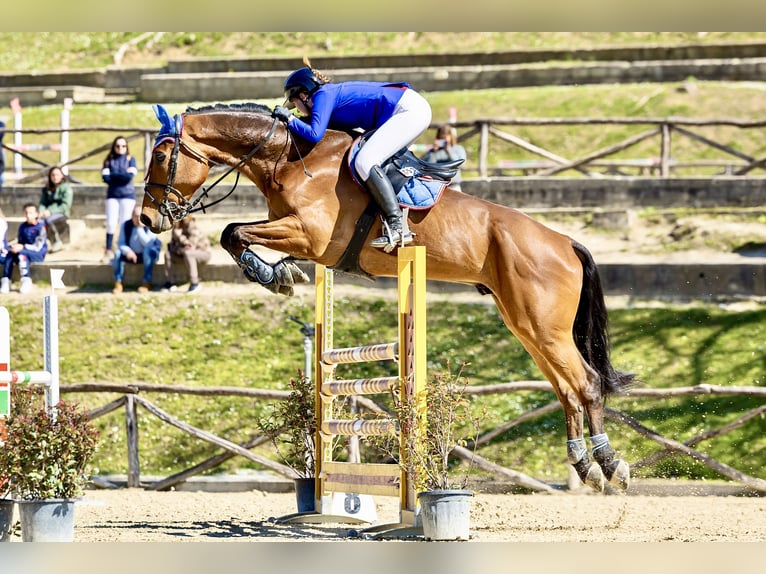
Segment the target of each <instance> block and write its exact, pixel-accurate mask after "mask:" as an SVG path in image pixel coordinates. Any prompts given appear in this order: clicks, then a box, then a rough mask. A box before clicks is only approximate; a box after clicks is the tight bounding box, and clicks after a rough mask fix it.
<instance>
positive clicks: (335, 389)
mask: <svg viewBox="0 0 766 574" xmlns="http://www.w3.org/2000/svg"><path fill="white" fill-rule="evenodd" d="M425 265H426V249H425V247H423V246H415V247H403V248H400V249H399V250H398V309H399V315H398V322H399V333H398V340H397V341H396V342H394V343H383V344H376V345H367V346H360V347H350V348H339V349H336V348H334V347H333V344H334V343H333V303H334V301H333V280H334V276H333V272H332V270H330V269H327V268H325V267H324V266H323V265H317V266H316V278H315V283H316V349H317V353H316V373H317V384H316V409H317V413H316V415H317V434H316V445H317V455H316V477H317V481H316V491H315V509H316V512H317V513H318V514H320V515H322V514H328V513H329V509H330V508H331V503H332V493H333V492H345V493H357V494H368V495H383V496H396V497H398V498H399V501H400V516H399V519H400V522H399V524H397V525H388V526H383V527H372V528H370V529H369V530H375V529H380V530H381V531H383V530H385V529H388V530H391V531H393V530H392V529H394V528H396V527H402V528H406V527H417V526H418V525H417V524H416V516H417V512H416V510H417V499H416V496H415V492H414V489H413V487H412V485H411V484H409V481H408V480H407V476H406V475H405V473H404V472H403V471H402V470H401V468H400V466H399V465H398V464H372V463H358V462H336V461H333V459H332V450H333V449H332V445H333V439H334V437H335V436H337V435H342V436H362V435H364V436H366V435H384V434H389V433H391V432H394V428H392V425H391V424H390V423H388V422H387V421H373V420H337V419H334V418H333V401H334V400H335V397H337V396H344V395H345V396H348V395H372V394H380V393H388V392H390V390H391V389H392V388H395V386H396V385H400V392H401V393H402V395H401V396H408V395H411V394H412V393H414V394H415V395H417V394H418V393H420V392H421V391H424V390H425V384H426V269H425ZM390 359H393V360H398V362H399V376H398V377H379V378H369V379H356V380H339V379H335V367H336V366H337V365H339V364H347V363H360V362H367V361H382V360H390ZM402 444H404V441H403V440H401V439H400V456H402V457H406V453H405V452H402V450H403V449H402Z"/></svg>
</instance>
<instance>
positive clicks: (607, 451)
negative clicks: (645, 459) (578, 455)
mask: <svg viewBox="0 0 766 574" xmlns="http://www.w3.org/2000/svg"><path fill="white" fill-rule="evenodd" d="M591 411H592V409H588V423H589V425H590V429H591V434H590V441H591V448H592V453H593V458H595V459H596V462H598V464H599V466H600V467H601V469H602V470H603V472H604V475H605V476H606V479H607V480H608V481H609V482H610V483H611V484H612V485H614V486H616V487H617V488H619V489H621V490H627V489H628V486H629V485H630V465H628V463H627V462H625V461H624V460H621V459H616V458H614V457H615V454H616V453H615V452H614V449H613V448H612V445H610V444H609V437H608V436H607V434H606V432H604V429H603V424H601V426H600V431H599V432H594V425H593V421H599V420H601V421H603V412H604V409H603V404H602V405H601V406H599V408H598V413H592V412H591Z"/></svg>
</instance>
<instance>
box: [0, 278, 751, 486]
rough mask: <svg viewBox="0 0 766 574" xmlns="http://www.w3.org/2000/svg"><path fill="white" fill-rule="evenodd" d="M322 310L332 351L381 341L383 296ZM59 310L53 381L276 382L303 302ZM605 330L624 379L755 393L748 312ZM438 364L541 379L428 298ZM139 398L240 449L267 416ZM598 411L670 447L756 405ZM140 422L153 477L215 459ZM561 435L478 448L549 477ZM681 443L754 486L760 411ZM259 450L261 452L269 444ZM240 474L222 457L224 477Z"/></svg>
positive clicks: (16, 340)
mask: <svg viewBox="0 0 766 574" xmlns="http://www.w3.org/2000/svg"><path fill="white" fill-rule="evenodd" d="M174 301H175V299H174ZM3 304H5V305H7V307H8V309H9V312H10V314H11V318H12V321H13V331H12V341H11V345H12V350H13V361H14V363H13V368H15V369H39V368H40V362H41V356H42V334H41V332H40V331H41V326H40V309H39V307H38V306H36V305H29V304H28V303H27V304H23V303H21V302H15V301H13V300H8V301H3ZM336 305H337V306H338V307H337V309H339V310H337V311H336V336H335V343H336V345H337V346H344V345H356V344H371V343H377V342H382V341H387V340H389V339H391V340H393V339H394V337H395V331H396V324H395V321H396V313H395V312H394V309H393V305H395V303H393V302H392V301H391V300H390V299H388V300H386V299H377V298H365V299H361V300H360V299H357V298H354V299H347V298H345V297H344V298H340V299H338V300H337V302H336ZM60 307H61V312H60V315H61V319H60V329H61V356H62V363H61V372H62V383H64V384H67V383H78V382H91V381H93V382H121V383H130V382H149V383H157V384H163V385H174V384H178V385H201V386H210V385H226V386H246V387H257V388H276V389H287V385H288V381H289V379H290V377H294V376H295V375H296V373H297V370H298V369H299V368H302V366H303V351H302V340H303V337H302V335H301V334H300V332H299V331H298V329H297V326H296V324H295V323H293V322H291V321H289V320H288V316H289V315H295V316H298V317H300V318H302V319H303V320H306V321H311V320H312V319H311V317H312V316H313V301H311V300H305V299H303V298H296V299H285V298H277V297H275V296H273V295H271V294H268V293H266V292H265V290H261V289H256V288H254V289H253V293H252V295H241V294H234V295H230V296H227V297H223V298H216V297H213V296H211V295H210V294H208V295H207V296H205V297H200V298H188V299H183V301H182V302H178V303H177V304H173V305H169V304H168V298H167V296H163V295H162V294H156V295H152V296H150V297H146V298H137V297H136V298H133V297H131V298H113V297H111V296H104V295H101V296H93V297H81V296H77V297H72V298H69V297H63V298H62V299H61V301H60ZM340 309H342V312H341V311H340ZM611 322H612V329H611V332H612V340H613V346H614V349H613V361H614V363H615V366H616V367H617V368H620V369H624V370H628V371H631V372H634V373H636V374H637V375H638V377H639V378H640V379H641V380H642V381H643V382H644V383H645V384H646V385H647V386H649V387H658V388H665V387H684V386H691V385H697V384H702V383H707V384H711V385H723V386H731V385H734V386H754V385H757V386H762V385H764V378H766V374H765V371H764V361H763V356H764V341H765V340H766V307H764V306H761V305H756V306H753V309H752V310H747V311H739V312H734V311H729V310H727V309H725V308H720V307H717V306H714V305H696V306H687V307H673V306H668V307H664V308H651V307H647V308H636V309H614V310H612V312H611ZM83 325H86V326H87V328H86V329H83ZM447 361H450V362H451V364H452V365H453V366H454V365H459V364H461V363H463V362H465V363H467V366H466V367H465V371H464V374H465V375H466V376H467V377H468V378H469V381H470V384H471V385H487V384H495V383H504V382H509V381H512V380H539V379H541V376H540V373H539V371H538V370H537V368H536V366H535V365H534V363H533V362H532V361H531V359H530V357H529V355H528V354H527V353H526V352H525V351H524V350H523V348H522V347H521V346H520V344H519V342H518V341H517V340H516V339H515V338H513V337H511V336H510V335H509V334H508V333H507V331H506V330H505V328H504V327H503V325H502V322H501V320H500V317H499V315H498V313H497V311H496V310H495V308H494V306H492V305H487V304H478V303H476V304H468V303H445V302H443V301H441V302H439V301H433V302H430V303H429V308H428V368H429V372H430V373H433V374H436V373H440V372H444V370H445V368H446V365H447ZM344 369H345V370H343V371H342V372H339V375H342V376H343V377H346V376H349V377H357V376H358V377H368V376H390V375H395V374H396V366H395V365H394V364H393V363H384V364H371V365H359V366H353V367H351V366H349V367H345V368H344ZM145 396H146V398H149V400H151V401H153V402H155V403H156V404H158V405H159V406H161V407H162V408H164V409H165V410H167V411H169V412H170V413H172V414H173V415H174V416H176V417H178V418H180V419H181V420H184V421H186V422H188V423H190V424H193V425H196V426H199V427H200V428H203V429H206V430H210V431H212V432H215V433H216V434H219V435H221V436H224V437H226V438H228V439H229V440H233V441H245V440H247V438H249V437H250V435H251V434H253V433H255V432H256V430H255V429H257V426H256V421H257V418H258V417H259V416H260V415H262V414H263V412H264V410H263V409H265V408H268V405H267V403H264V402H261V401H256V400H250V399H243V398H223V399H210V398H204V397H192V396H178V395H172V394H162V393H159V394H151V395H145ZM66 398H69V399H73V400H78V401H81V402H83V404H84V405H86V406H88V408H94V407H97V406H100V405H102V404H105V403H107V402H109V401H110V400H113V399H114V398H116V397H115V396H114V395H103V394H102V395H99V394H90V393H89V394H83V395H74V396H72V395H66ZM382 400H384V401H385V397H383V398H382ZM553 400H554V397H553V395H551V394H550V393H544V392H528V391H527V392H518V393H515V394H510V395H494V396H483V397H478V398H476V399H474V404H475V407H476V408H477V409H479V408H485V407H486V408H487V409H488V411H489V413H490V415H489V418H488V419H486V420H485V422H484V426H483V429H482V430H483V431H484V432H486V431H489V430H491V429H493V428H495V427H496V426H499V425H501V424H503V423H504V422H506V421H508V420H511V419H513V418H515V417H518V416H519V415H521V414H522V413H523V412H525V411H527V410H530V409H533V408H537V407H540V406H542V405H544V404H547V403H548V402H551V401H553ZM609 404H610V406H612V407H613V408H617V409H618V410H623V411H624V412H626V413H627V414H629V415H630V416H632V417H634V418H636V419H638V420H639V421H640V422H641V423H642V424H643V425H645V426H646V427H648V428H650V429H653V430H656V431H657V432H659V433H660V434H662V435H665V436H669V437H671V438H673V439H675V440H678V441H683V440H686V439H688V438H689V437H691V436H694V435H695V434H697V433H699V432H702V431H703V430H709V429H711V428H717V427H719V426H722V425H724V424H727V423H729V422H731V421H733V420H735V419H736V418H737V417H738V416H740V415H741V414H743V413H744V412H745V411H746V410H748V409H751V408H755V407H756V406H757V405H758V404H759V400H758V399H754V398H746V397H742V398H737V397H716V396H704V397H687V398H676V399H653V398H652V399H650V398H642V399H638V398H633V399H614V400H613V401H611V402H610V403H609ZM140 413H141V414H140V423H139V427H140V456H141V467H142V472H144V473H147V474H169V473H171V472H174V471H177V470H180V469H183V468H185V467H186V466H189V465H190V464H192V463H193V462H195V461H199V460H201V459H203V458H205V457H206V456H209V455H211V454H213V453H214V452H215V449H214V448H213V447H210V446H209V445H207V444H206V443H203V442H201V441H199V440H197V439H194V438H192V437H189V436H188V435H183V434H181V433H180V431H176V430H175V429H174V428H172V427H170V426H168V425H166V424H164V423H161V422H160V421H159V420H157V419H155V418H153V417H151V416H149V415H148V414H147V413H145V412H144V411H140ZM123 417H124V415H123V414H122V412H121V411H117V412H115V413H113V414H112V415H109V416H108V417H106V418H104V419H99V427H100V430H101V433H102V440H101V443H100V448H99V454H98V456H97V460H96V463H95V464H96V467H97V468H98V470H99V471H100V472H104V473H107V472H125V470H126V465H127V457H126V450H125V429H124V420H123ZM607 432H608V433H609V435H610V438H611V439H612V442H613V444H614V446H615V447H616V448H617V449H618V450H619V451H621V452H623V453H624V455H625V456H626V458H627V459H628V460H631V461H633V460H638V459H639V458H641V457H642V456H645V455H647V454H650V453H651V452H654V451H655V450H657V449H658V447H657V446H656V445H655V444H654V443H651V442H650V441H647V440H646V439H644V438H643V437H641V436H640V435H638V434H636V433H635V432H633V431H631V430H628V429H627V427H623V426H621V425H618V424H617V423H612V422H608V423H607ZM564 440H565V432H564V424H563V417H562V414H561V412H560V411H557V412H554V413H553V414H550V415H548V416H545V417H542V418H538V419H534V420H531V421H529V422H527V423H524V424H521V425H519V426H517V427H515V428H513V429H511V430H510V431H508V432H506V433H505V434H503V435H501V436H500V437H498V438H497V439H495V440H493V441H492V442H491V443H490V444H488V445H487V446H484V447H482V448H481V449H480V451H479V452H480V454H482V455H483V456H486V457H487V458H489V459H490V460H493V461H495V462H498V463H499V464H503V465H505V466H510V467H513V468H517V469H518V470H521V471H523V472H527V473H529V474H532V475H534V476H538V477H540V478H542V479H544V480H553V479H564V478H565V477H566V469H565V457H564V454H565V449H564ZM697 448H700V449H701V450H702V451H703V452H706V453H708V454H709V455H710V456H713V457H714V458H718V459H719V460H721V461H723V462H725V463H727V464H729V465H731V466H733V467H734V468H737V469H739V470H741V471H743V472H745V473H748V474H752V475H755V476H759V477H760V478H766V420H764V418H763V417H761V418H759V419H756V420H753V421H750V422H749V423H748V424H747V425H745V426H743V427H742V428H741V429H739V430H737V431H735V432H734V433H731V434H728V435H725V436H723V437H719V438H716V439H714V440H711V441H707V442H704V443H702V444H701V445H698V447H697ZM262 451H263V452H264V453H265V454H269V455H271V456H273V452H272V451H271V448H270V447H264V448H263V449H262ZM251 466H252V465H251V464H250V463H248V462H246V461H244V460H243V459H241V458H236V459H233V460H232V461H230V462H229V463H228V464H227V465H226V466H225V467H224V470H229V471H232V470H234V469H235V468H246V467H251ZM643 474H644V475H645V476H672V477H694V478H714V477H716V474H715V473H714V472H712V471H710V470H709V469H707V468H706V467H704V466H703V465H702V464H699V463H695V462H693V461H691V459H689V458H686V457H683V458H681V457H670V458H668V459H666V460H665V461H663V462H662V463H661V464H659V465H656V466H654V467H650V468H648V469H647V470H646V471H644V473H643Z"/></svg>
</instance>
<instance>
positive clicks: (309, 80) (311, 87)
mask: <svg viewBox="0 0 766 574" xmlns="http://www.w3.org/2000/svg"><path fill="white" fill-rule="evenodd" d="M323 83H324V82H322V80H320V79H319V78H317V76H316V74H315V73H314V72H313V71H312V70H311V68H308V67H304V68H300V69H298V70H295V71H294V72H293V73H292V74H290V75H289V76H287V79H286V80H285V106H287V107H288V108H292V107H294V104H292V102H290V99H291V98H294V97H295V96H297V95H298V94H299V93H300V92H308V94H309V95H311V94H313V93H314V92H315V91H317V90H318V89H319V86H321V85H322V84H323Z"/></svg>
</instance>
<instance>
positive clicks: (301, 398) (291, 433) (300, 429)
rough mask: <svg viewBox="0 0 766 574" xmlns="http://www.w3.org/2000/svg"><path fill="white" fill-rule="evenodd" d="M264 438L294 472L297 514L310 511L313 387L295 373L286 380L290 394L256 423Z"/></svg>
mask: <svg viewBox="0 0 766 574" xmlns="http://www.w3.org/2000/svg"><path fill="white" fill-rule="evenodd" d="M258 426H259V427H260V429H261V432H263V434H264V435H266V436H268V437H269V439H270V440H271V442H272V444H273V445H274V448H275V449H276V451H277V455H278V456H279V458H280V459H281V460H282V462H283V463H284V464H286V465H287V466H289V467H290V468H292V469H293V471H295V475H296V477H295V478H294V479H293V480H294V482H295V496H296V500H297V504H298V512H313V511H314V486H315V480H314V468H315V466H314V461H315V457H316V446H315V443H314V440H315V434H316V411H315V410H314V386H313V384H312V383H311V381H310V380H309V379H308V378H307V377H305V376H304V375H303V373H302V372H301V371H298V378H297V379H290V394H289V395H288V398H287V399H285V400H281V401H279V402H278V403H277V404H276V405H275V406H274V408H273V410H272V411H271V412H270V413H269V414H268V416H266V417H265V418H263V419H260V420H259V421H258Z"/></svg>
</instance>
